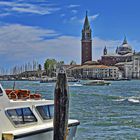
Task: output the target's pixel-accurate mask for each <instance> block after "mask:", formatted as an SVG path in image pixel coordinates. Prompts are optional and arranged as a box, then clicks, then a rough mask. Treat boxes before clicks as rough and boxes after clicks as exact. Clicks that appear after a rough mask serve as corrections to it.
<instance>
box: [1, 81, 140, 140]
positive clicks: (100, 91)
mask: <svg viewBox="0 0 140 140" xmlns="http://www.w3.org/2000/svg"><path fill="white" fill-rule="evenodd" d="M1 83H2V85H3V87H4V88H12V86H13V82H6V81H4V82H1ZM16 87H17V88H26V89H30V90H31V91H40V92H41V93H42V94H43V96H45V98H47V99H53V92H54V84H53V83H50V84H49V83H42V84H40V83H39V82H27V81H24V82H16ZM69 92H70V118H74V119H78V120H79V121H80V123H81V124H80V126H79V127H78V131H77V134H76V138H75V140H139V139H140V81H135V80H133V81H114V82H112V84H111V85H110V86H82V85H80V84H74V83H70V86H69Z"/></svg>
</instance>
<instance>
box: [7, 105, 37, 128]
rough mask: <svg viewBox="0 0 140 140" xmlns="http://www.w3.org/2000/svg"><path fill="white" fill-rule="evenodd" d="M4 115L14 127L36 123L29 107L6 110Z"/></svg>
mask: <svg viewBox="0 0 140 140" xmlns="http://www.w3.org/2000/svg"><path fill="white" fill-rule="evenodd" d="M6 114H7V115H8V117H9V119H10V120H11V121H12V122H13V123H14V124H15V125H23V124H29V123H33V122H37V119H36V117H35V116H34V114H33V112H32V111H31V109H30V108H29V107H26V108H17V109H8V110H7V111H6Z"/></svg>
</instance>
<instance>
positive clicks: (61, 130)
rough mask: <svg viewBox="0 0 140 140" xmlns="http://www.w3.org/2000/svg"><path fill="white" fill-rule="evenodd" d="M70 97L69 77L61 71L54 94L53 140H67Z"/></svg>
mask: <svg viewBox="0 0 140 140" xmlns="http://www.w3.org/2000/svg"><path fill="white" fill-rule="evenodd" d="M68 112H69V95H68V83H67V76H66V72H65V70H64V69H62V68H61V69H60V70H59V72H58V76H57V82H56V86H55V92H54V137H53V140H66V137H67V133H68V132H67V130H68V129H67V128H68Z"/></svg>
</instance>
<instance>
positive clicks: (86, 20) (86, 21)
mask: <svg viewBox="0 0 140 140" xmlns="http://www.w3.org/2000/svg"><path fill="white" fill-rule="evenodd" d="M89 29H90V24H89V20H88V11H86V17H85V22H84V30H89Z"/></svg>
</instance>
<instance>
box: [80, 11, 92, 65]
mask: <svg viewBox="0 0 140 140" xmlns="http://www.w3.org/2000/svg"><path fill="white" fill-rule="evenodd" d="M91 32H92V31H91V28H90V24H89V20H88V16H87V11H86V17H85V22H84V26H83V29H82V39H81V45H82V53H81V57H82V58H81V61H82V62H81V64H84V63H85V62H87V61H92V35H91Z"/></svg>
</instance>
